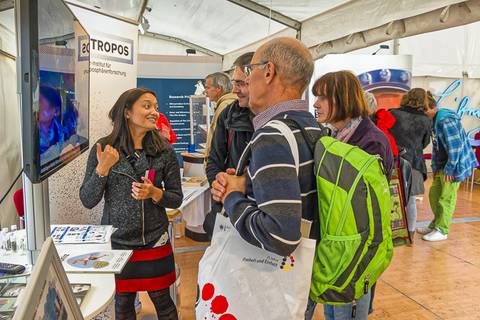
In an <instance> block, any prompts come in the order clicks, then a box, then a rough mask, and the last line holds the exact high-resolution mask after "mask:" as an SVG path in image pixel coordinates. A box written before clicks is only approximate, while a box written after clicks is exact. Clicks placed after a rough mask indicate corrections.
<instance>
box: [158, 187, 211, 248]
mask: <svg viewBox="0 0 480 320" xmlns="http://www.w3.org/2000/svg"><path fill="white" fill-rule="evenodd" d="M182 189H183V203H182V205H181V206H180V208H178V209H177V210H178V211H180V212H181V215H182V219H183V220H184V221H185V223H186V235H187V236H189V237H191V236H192V235H193V236H195V237H199V238H203V237H206V234H205V231H204V230H203V222H204V221H205V215H206V214H207V213H208V212H209V211H210V206H211V205H210V186H209V185H208V184H205V185H203V186H199V187H183V188H182ZM172 211H173V210H172V209H167V214H169V215H170V212H172ZM197 239H198V238H196V239H195V238H194V240H197ZM203 241H204V240H203Z"/></svg>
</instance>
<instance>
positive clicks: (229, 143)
mask: <svg viewBox="0 0 480 320" xmlns="http://www.w3.org/2000/svg"><path fill="white" fill-rule="evenodd" d="M252 57H253V52H248V53H245V54H243V55H241V56H240V57H238V58H237V59H236V60H235V62H234V63H233V68H234V70H233V75H232V93H234V94H236V95H237V98H238V99H237V100H236V101H235V102H234V103H232V104H230V105H229V106H228V107H226V108H225V110H223V111H222V113H221V114H220V115H219V117H218V121H217V126H216V130H215V133H214V134H213V139H212V144H211V148H210V153H209V155H208V161H207V169H206V171H207V178H208V182H209V183H210V185H212V183H213V181H215V177H216V176H217V174H218V173H220V172H226V171H227V169H228V168H236V167H237V164H238V160H240V156H241V155H242V152H243V150H244V149H245V148H246V147H247V144H248V142H249V141H250V138H251V137H252V135H253V125H252V118H253V114H252V112H251V111H250V109H249V106H248V104H249V93H248V86H247V85H246V83H245V78H246V76H245V74H244V72H243V71H244V67H245V65H247V64H249V63H250V62H251V60H252ZM222 208H223V205H222V204H221V203H220V202H215V201H213V202H212V210H211V211H210V212H209V214H208V215H207V216H206V217H205V223H204V224H203V229H204V230H205V232H206V233H207V234H208V235H209V237H211V235H212V232H213V227H214V225H215V217H216V215H217V213H218V212H220V211H221V210H222Z"/></svg>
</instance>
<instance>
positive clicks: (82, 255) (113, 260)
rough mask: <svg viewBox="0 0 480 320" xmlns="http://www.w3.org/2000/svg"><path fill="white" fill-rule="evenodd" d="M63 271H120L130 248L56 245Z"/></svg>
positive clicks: (130, 252) (127, 257)
mask: <svg viewBox="0 0 480 320" xmlns="http://www.w3.org/2000/svg"><path fill="white" fill-rule="evenodd" d="M57 249H58V254H59V256H60V260H61V261H62V265H63V268H64V269H65V272H95V273H117V274H118V273H120V272H122V270H123V267H124V266H125V264H126V263H127V262H128V259H129V258H130V256H131V255H132V250H82V249H76V250H74V251H73V250H71V248H63V247H58V248H57Z"/></svg>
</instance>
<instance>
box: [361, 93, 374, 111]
mask: <svg viewBox="0 0 480 320" xmlns="http://www.w3.org/2000/svg"><path fill="white" fill-rule="evenodd" d="M363 95H364V96H365V100H367V105H368V109H369V111H370V113H375V112H376V111H377V99H375V96H374V95H373V93H371V92H368V91H364V92H363Z"/></svg>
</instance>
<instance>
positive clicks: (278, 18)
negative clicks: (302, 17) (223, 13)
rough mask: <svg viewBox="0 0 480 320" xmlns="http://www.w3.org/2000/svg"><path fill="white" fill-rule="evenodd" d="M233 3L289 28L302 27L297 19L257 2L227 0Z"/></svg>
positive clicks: (299, 28)
mask: <svg viewBox="0 0 480 320" xmlns="http://www.w3.org/2000/svg"><path fill="white" fill-rule="evenodd" d="M227 1H228V2H231V3H233V4H236V5H238V6H240V7H243V8H245V9H247V10H250V11H252V12H255V13H257V14H259V15H262V16H264V17H266V18H269V19H272V20H273V21H275V22H278V23H281V24H283V25H285V26H287V27H289V28H292V29H295V30H297V31H300V30H301V28H302V23H301V22H300V21H298V20H295V19H293V18H290V17H288V16H286V15H284V14H282V13H280V12H278V11H275V10H270V8H268V7H265V6H263V5H261V4H258V3H256V2H254V1H251V0H227Z"/></svg>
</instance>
